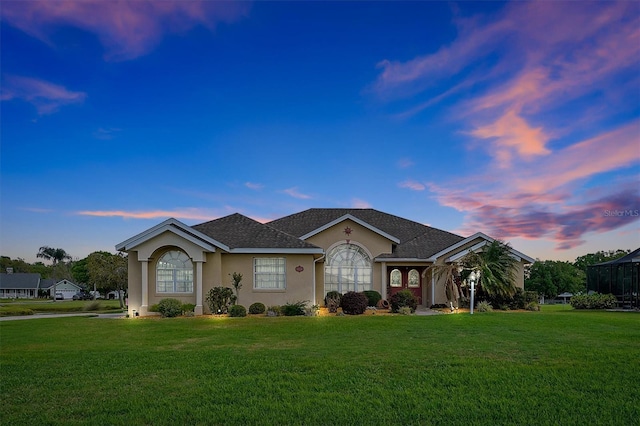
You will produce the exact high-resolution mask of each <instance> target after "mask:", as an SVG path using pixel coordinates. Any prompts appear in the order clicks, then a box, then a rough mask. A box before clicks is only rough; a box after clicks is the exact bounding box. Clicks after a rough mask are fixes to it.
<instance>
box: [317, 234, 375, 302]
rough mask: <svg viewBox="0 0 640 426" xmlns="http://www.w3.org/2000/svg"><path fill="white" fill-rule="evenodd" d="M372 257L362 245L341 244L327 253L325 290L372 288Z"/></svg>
mask: <svg viewBox="0 0 640 426" xmlns="http://www.w3.org/2000/svg"><path fill="white" fill-rule="evenodd" d="M371 271H372V269H371V258H370V257H369V255H368V254H367V253H366V252H365V251H364V249H362V248H361V247H360V246H357V245H355V244H340V245H338V246H336V247H334V248H332V249H331V250H330V251H329V253H327V261H326V263H325V267H324V292H325V294H326V293H328V292H330V291H338V292H340V293H346V292H348V291H358V292H360V291H365V290H371V275H372V272H371Z"/></svg>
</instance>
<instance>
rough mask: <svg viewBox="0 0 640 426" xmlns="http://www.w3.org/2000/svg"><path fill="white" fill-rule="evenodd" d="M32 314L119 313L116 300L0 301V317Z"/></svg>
mask: <svg viewBox="0 0 640 426" xmlns="http://www.w3.org/2000/svg"><path fill="white" fill-rule="evenodd" d="M28 310H31V311H33V312H34V313H65V312H89V311H103V312H106V311H121V309H120V301H118V300H103V299H100V300H58V301H55V302H54V301H53V300H29V299H18V300H2V301H0V316H13V315H24V314H25V313H24V311H28Z"/></svg>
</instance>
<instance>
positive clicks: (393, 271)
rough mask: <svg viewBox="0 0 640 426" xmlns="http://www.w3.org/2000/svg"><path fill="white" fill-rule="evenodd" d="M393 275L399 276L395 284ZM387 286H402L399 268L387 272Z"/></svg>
mask: <svg viewBox="0 0 640 426" xmlns="http://www.w3.org/2000/svg"><path fill="white" fill-rule="evenodd" d="M394 275H397V276H398V277H399V278H400V281H399V282H398V283H397V284H395V283H394V281H393V276H394ZM389 287H393V288H400V287H402V272H401V271H400V269H398V268H395V269H393V270H392V271H391V272H390V273H389Z"/></svg>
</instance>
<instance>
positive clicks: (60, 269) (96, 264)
mask: <svg viewBox="0 0 640 426" xmlns="http://www.w3.org/2000/svg"><path fill="white" fill-rule="evenodd" d="M36 258H38V259H44V260H45V261H48V262H50V264H48V265H47V264H45V263H44V262H41V261H37V262H35V263H28V262H26V261H25V260H24V259H21V258H17V259H11V258H10V257H8V256H0V270H1V271H2V272H6V271H7V269H8V268H12V270H13V272H14V273H37V274H40V276H41V277H42V278H43V279H48V278H51V279H53V280H55V281H60V280H63V279H67V280H69V281H72V282H73V283H75V284H78V285H79V286H80V287H82V288H84V289H85V290H87V291H91V290H95V291H99V292H100V293H103V294H106V293H108V292H110V291H116V292H117V293H118V294H119V299H120V306H121V307H124V300H123V297H122V293H123V292H126V291H127V277H128V272H127V265H128V262H127V255H125V254H123V253H117V254H112V253H109V252H106V251H96V252H93V253H91V254H90V255H89V256H87V257H85V258H84V259H77V260H73V259H72V256H71V255H70V254H68V253H67V252H66V251H65V250H64V249H61V248H53V247H49V246H42V247H40V249H39V250H38V253H37V254H36Z"/></svg>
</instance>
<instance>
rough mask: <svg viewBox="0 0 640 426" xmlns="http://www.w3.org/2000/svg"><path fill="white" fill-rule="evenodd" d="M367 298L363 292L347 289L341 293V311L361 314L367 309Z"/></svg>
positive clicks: (348, 313) (349, 313)
mask: <svg viewBox="0 0 640 426" xmlns="http://www.w3.org/2000/svg"><path fill="white" fill-rule="evenodd" d="M368 303H369V299H368V298H367V296H366V295H365V294H364V293H356V292H355V291H349V292H347V293H345V294H343V295H342V312H344V313H345V314H347V315H362V314H364V311H366V310H367V306H369V305H368Z"/></svg>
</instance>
